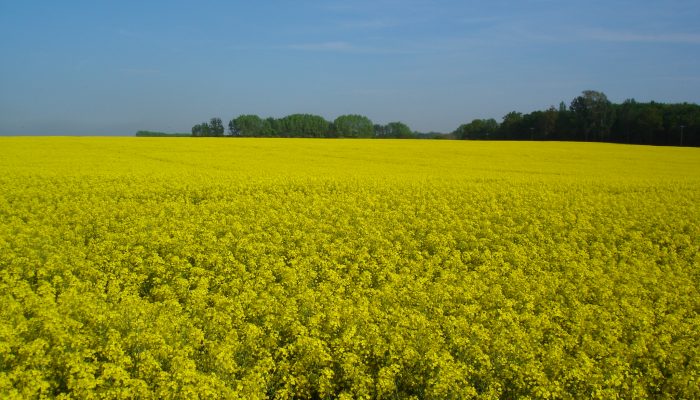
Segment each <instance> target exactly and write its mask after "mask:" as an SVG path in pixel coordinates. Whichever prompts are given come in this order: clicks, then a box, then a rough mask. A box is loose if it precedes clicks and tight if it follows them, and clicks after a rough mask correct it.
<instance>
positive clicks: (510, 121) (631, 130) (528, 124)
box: [452, 90, 700, 146]
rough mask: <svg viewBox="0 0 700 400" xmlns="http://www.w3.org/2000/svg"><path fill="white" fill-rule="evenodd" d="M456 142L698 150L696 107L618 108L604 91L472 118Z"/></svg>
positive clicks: (699, 113) (630, 104) (629, 104)
mask: <svg viewBox="0 0 700 400" xmlns="http://www.w3.org/2000/svg"><path fill="white" fill-rule="evenodd" d="M452 135H453V136H454V137H455V138H456V139H477V140H478V139H481V140H560V141H585V142H591V141H595V142H612V143H631V144H651V145H674V146H700V105H697V104H689V103H676V104H663V103H656V102H653V101H652V102H649V103H641V102H637V101H635V100H634V99H628V100H625V101H624V102H622V103H621V104H615V103H612V102H610V101H609V100H608V98H607V96H606V95H605V94H604V93H602V92H597V91H594V90H586V91H584V92H583V93H582V94H581V95H580V96H577V97H576V98H574V99H573V100H572V101H571V103H570V104H569V106H568V107H567V106H566V104H564V102H561V103H560V104H559V107H558V108H555V107H553V106H552V107H550V108H548V109H546V110H543V111H533V112H531V113H529V114H523V113H520V112H516V111H512V112H510V113H508V114H506V115H505V116H504V117H503V121H502V122H501V123H498V122H497V121H496V120H494V119H475V120H473V121H472V122H470V123H468V124H463V125H461V126H460V127H459V128H457V129H456V130H455V131H454V132H452Z"/></svg>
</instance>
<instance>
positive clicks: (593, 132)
mask: <svg viewBox="0 0 700 400" xmlns="http://www.w3.org/2000/svg"><path fill="white" fill-rule="evenodd" d="M569 108H570V110H571V112H572V113H573V114H574V116H575V118H576V122H577V126H578V130H579V132H581V133H583V139H584V140H585V141H589V140H607V139H608V137H609V136H610V128H612V125H613V123H614V117H615V115H614V109H613V107H612V104H611V103H610V101H609V100H608V98H607V96H605V94H604V93H602V92H597V91H595V90H585V91H583V93H582V94H581V95H580V96H578V97H576V98H575V99H574V100H572V101H571V106H570V107H569Z"/></svg>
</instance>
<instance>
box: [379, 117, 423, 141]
mask: <svg viewBox="0 0 700 400" xmlns="http://www.w3.org/2000/svg"><path fill="white" fill-rule="evenodd" d="M385 135H386V137H390V138H397V139H408V138H412V137H415V136H416V135H415V134H414V133H413V131H412V130H411V128H409V127H408V125H406V124H404V123H403V122H399V121H397V122H389V123H388V124H386V129H385Z"/></svg>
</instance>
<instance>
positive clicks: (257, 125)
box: [228, 114, 269, 136]
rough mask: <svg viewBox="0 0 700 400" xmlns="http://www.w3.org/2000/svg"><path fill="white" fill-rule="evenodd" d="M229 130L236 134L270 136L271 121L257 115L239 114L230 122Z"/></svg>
mask: <svg viewBox="0 0 700 400" xmlns="http://www.w3.org/2000/svg"><path fill="white" fill-rule="evenodd" d="M228 127H229V132H230V133H231V135H234V136H268V135H267V133H269V129H266V128H269V122H267V121H266V120H263V119H262V118H260V117H258V116H257V115H253V114H246V115H239V116H238V117H236V118H234V119H232V120H231V121H229V123H228Z"/></svg>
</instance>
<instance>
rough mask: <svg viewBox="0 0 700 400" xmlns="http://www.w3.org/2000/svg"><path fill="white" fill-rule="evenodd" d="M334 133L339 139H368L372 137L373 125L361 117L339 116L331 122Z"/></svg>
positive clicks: (367, 119) (351, 115)
mask: <svg viewBox="0 0 700 400" xmlns="http://www.w3.org/2000/svg"><path fill="white" fill-rule="evenodd" d="M333 127H334V129H335V133H336V134H337V135H338V136H340V137H360V138H368V137H372V136H373V135H374V124H372V121H371V120H370V119H369V118H367V117H365V116H362V115H357V114H348V115H341V116H339V117H338V118H336V119H335V121H333Z"/></svg>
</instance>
